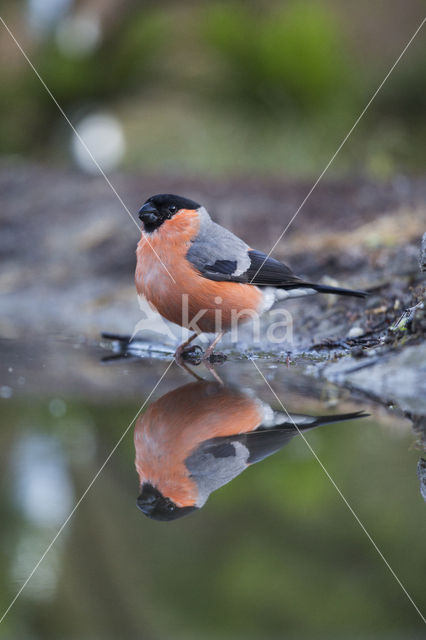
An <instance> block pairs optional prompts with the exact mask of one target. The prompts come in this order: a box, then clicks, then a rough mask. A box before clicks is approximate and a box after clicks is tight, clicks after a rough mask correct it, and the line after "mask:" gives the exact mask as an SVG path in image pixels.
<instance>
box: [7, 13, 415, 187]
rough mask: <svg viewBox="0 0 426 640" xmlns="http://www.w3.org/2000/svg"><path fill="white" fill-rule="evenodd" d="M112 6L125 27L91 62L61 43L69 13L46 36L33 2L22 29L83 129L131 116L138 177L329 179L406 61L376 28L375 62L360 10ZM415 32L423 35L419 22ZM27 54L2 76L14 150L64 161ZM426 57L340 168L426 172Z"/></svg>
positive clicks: (389, 95) (58, 127)
mask: <svg viewBox="0 0 426 640" xmlns="http://www.w3.org/2000/svg"><path fill="white" fill-rule="evenodd" d="M5 1H6V6H10V7H16V6H17V5H16V4H14V3H13V2H11V1H10V0H5ZM395 2H396V0H393V2H391V3H389V4H388V11H389V12H391V11H392V7H393V6H394V4H395ZM106 5H108V7H109V8H110V9H111V8H113V9H114V13H113V19H110V20H109V21H108V20H106V21H105V20H104V21H102V19H100V26H101V37H100V41H99V43H97V45H96V46H95V47H94V48H93V49H92V50H90V51H86V52H84V54H82V55H81V56H71V55H69V54H68V53H67V52H66V51H64V50H63V49H61V47H60V46H58V33H59V32H60V30H59V32H58V27H60V26H61V20H63V17H62V18H58V22H57V23H52V25H51V26H50V27H49V28H48V29H46V30H45V32H43V33H42V34H41V35H40V34H39V35H38V36H37V37H33V35H32V34H31V30H30V29H29V27H28V22H27V18H28V16H27V15H26V12H27V11H28V6H27V9H25V7H26V5H25V3H22V4H21V9H20V10H19V11H20V12H19V11H15V14H14V16H15V21H17V24H16V30H17V33H19V32H21V33H22V32H25V30H27V36H28V41H26V40H25V39H23V44H24V48H25V49H26V50H27V51H28V54H29V56H30V58H31V61H32V62H33V63H34V65H35V67H36V68H37V70H38V71H39V72H40V75H41V77H42V78H43V79H44V80H45V81H46V84H47V86H48V87H49V89H50V90H51V91H52V93H53V95H54V96H55V98H56V99H57V100H58V102H59V104H60V105H61V106H62V107H63V109H64V110H65V112H66V113H67V114H68V115H69V116H70V118H71V120H72V121H73V122H74V123H76V122H78V120H79V118H80V117H82V116H83V115H86V114H87V113H90V112H91V111H93V110H96V109H98V110H99V109H100V110H104V109H106V110H108V109H109V110H111V111H114V112H115V114H116V115H117V116H118V117H119V118H120V120H121V122H122V125H123V127H124V130H125V133H126V136H127V156H126V158H125V163H126V167H128V168H134V167H143V168H145V169H146V168H149V169H153V170H157V171H161V170H165V171H189V172H195V173H201V174H205V173H216V174H218V173H219V174H223V173H224V172H229V171H231V172H234V173H239V172H244V171H246V172H247V171H249V172H250V173H252V172H258V173H260V174H262V173H267V174H270V173H271V172H272V173H275V174H278V175H280V176H282V175H283V173H284V174H285V175H286V176H298V175H312V174H315V175H317V174H318V171H319V170H321V169H322V168H323V166H324V164H325V163H327V162H328V160H329V158H330V157H331V155H332V154H333V153H334V151H335V149H336V147H337V146H338V145H339V143H340V142H341V140H342V139H343V137H344V136H345V134H346V133H347V131H348V130H349V128H350V127H351V126H352V124H353V123H354V121H355V119H356V117H357V116H358V115H359V113H360V112H361V110H362V108H363V107H364V106H365V104H366V103H367V101H368V99H369V98H370V97H371V95H372V93H373V91H374V89H375V88H376V87H377V86H378V84H379V83H380V82H381V80H382V79H383V77H384V74H385V73H386V71H387V70H388V69H389V67H390V64H391V63H392V62H393V61H394V60H395V58H396V56H397V54H398V53H399V52H400V45H401V41H400V40H398V45H396V44H395V46H394V47H393V49H394V50H393V51H392V54H387V53H383V52H382V51H381V44H382V40H383V39H384V38H385V36H386V38H387V41H388V43H389V39H390V38H391V36H389V34H388V33H385V32H384V30H380V27H379V26H378V25H376V26H375V27H374V25H373V27H372V28H375V31H374V36H373V38H374V39H375V42H374V49H372V51H374V53H372V54H371V64H368V65H365V59H366V56H364V55H363V54H364V52H363V47H364V43H363V41H362V40H359V41H358V40H357V39H356V37H357V36H354V33H353V32H351V27H352V24H351V22H352V17H353V14H354V13H356V12H354V9H353V7H352V5H351V3H350V2H349V0H346V2H345V3H341V6H339V9H337V6H336V5H333V3H317V2H314V1H313V0H289V1H288V2H285V3H282V2H279V1H278V0H255V1H252V2H242V1H241V0H230V1H229V2H223V0H212V1H211V2H208V3H192V2H180V3H174V2H168V3H165V4H164V5H161V6H159V5H157V4H156V3H153V2H148V3H144V4H143V6H142V5H141V4H140V3H139V2H137V1H136V0H127V1H126V2H125V3H119V2H118V0H108V3H106ZM87 6H89V8H90V10H91V11H93V10H94V6H95V5H93V3H89V2H87V0H79V2H78V3H77V2H74V3H73V2H70V11H69V13H70V15H71V16H72V15H77V14H78V12H80V11H82V10H84V9H85V7H86V8H87ZM97 11H99V14H102V11H101V9H100V7H99V8H98V9H97ZM408 13H409V12H407V14H408ZM367 18H368V19H370V16H369V15H368V16H367V14H366V18H365V19H367ZM358 19H359V16H358ZM19 20H20V23H19ZM18 26H19V28H18ZM370 26H371V25H370ZM403 26H404V30H403V31H404V34H406V33H412V28H413V25H412V24H411V22H410V19H409V18H408V19H407V24H404V25H403ZM11 27H12V30H13V29H15V24H14V23H13V20H12V22H11ZM394 28H395V27H394ZM398 29H399V25H398ZM367 31H368V30H367V29H366V30H365V34H364V36H365V38H366V40H367V39H368V37H369V36H368V33H367ZM401 32H402V30H401ZM0 36H1V37H3V38H6V39H7V38H8V36H7V34H5V33H4V32H3V33H0ZM398 36H400V32H399V31H398ZM404 37H405V36H404ZM419 38H420V36H419ZM395 42H396V39H395ZM9 46H10V47H11V48H14V47H15V45H14V44H13V42H9ZM370 46H371V43H370ZM15 54H16V60H18V59H19V62H18V64H16V60H15V64H13V65H11V66H10V68H9V65H8V64H4V65H2V67H1V68H0V83H1V86H2V97H1V100H0V149H1V152H2V153H5V154H13V153H17V154H21V155H28V156H33V157H34V156H35V157H40V156H41V157H44V158H45V159H47V160H48V161H49V160H52V159H55V160H56V159H57V158H60V159H61V160H65V159H66V158H67V154H68V148H67V143H66V141H65V140H67V139H68V137H69V135H70V133H69V130H68V128H67V125H66V123H64V121H63V118H62V116H61V115H60V113H59V112H58V110H57V107H56V106H55V105H54V103H53V102H52V100H51V98H50V96H49V95H48V94H47V93H46V91H45V90H44V89H43V88H42V87H41V85H40V82H39V81H38V79H37V78H36V77H35V76H34V73H33V71H32V70H31V69H30V68H29V67H28V66H27V64H26V62H25V61H24V60H23V59H22V58H21V57H20V54H19V53H17V52H16V51H15ZM421 54H422V52H421V51H419V49H418V46H417V41H416V42H415V43H413V45H412V47H410V51H409V52H408V53H407V55H406V56H404V59H403V60H402V61H401V63H400V64H399V65H398V67H397V69H396V70H395V72H394V73H393V74H392V77H391V78H390V79H389V81H388V82H387V83H386V85H385V86H384V87H383V89H382V90H381V92H380V94H379V95H378V97H377V99H376V100H375V102H374V105H373V106H372V108H371V109H369V111H368V117H366V118H363V120H362V122H361V123H360V124H359V126H358V127H357V131H356V136H353V137H351V141H350V145H345V148H344V149H343V150H342V152H341V153H340V154H339V162H338V163H336V166H334V165H333V166H332V167H331V171H338V170H340V171H344V172H350V173H352V174H354V173H355V174H359V173H363V172H367V173H368V174H370V175H372V176H374V177H376V178H387V177H390V175H392V174H393V173H395V172H397V171H409V170H411V171H412V170H417V171H418V170H423V169H424V163H425V152H424V149H425V148H426V144H425V142H426V118H425V114H426V83H425V82H424V78H425V71H426V69H425V62H424V56H422V55H421Z"/></svg>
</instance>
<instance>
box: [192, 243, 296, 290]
mask: <svg viewBox="0 0 426 640" xmlns="http://www.w3.org/2000/svg"><path fill="white" fill-rule="evenodd" d="M248 257H249V259H250V264H249V267H248V269H247V270H246V271H244V273H241V274H239V275H235V271H236V270H237V262H236V261H235V262H234V261H232V260H216V261H215V262H214V263H213V264H206V265H203V270H202V274H203V276H204V277H205V278H208V279H209V280H227V281H229V282H242V283H250V284H255V285H258V286H261V287H262V286H263V287H267V286H269V287H285V288H296V287H301V286H303V285H304V282H303V280H302V279H301V278H298V277H297V276H296V275H294V273H293V272H292V271H291V269H290V268H289V267H287V266H286V265H285V264H283V263H282V262H280V261H279V260H275V258H270V257H268V256H267V255H266V253H263V252H262V251H255V250H254V249H250V250H249V251H248Z"/></svg>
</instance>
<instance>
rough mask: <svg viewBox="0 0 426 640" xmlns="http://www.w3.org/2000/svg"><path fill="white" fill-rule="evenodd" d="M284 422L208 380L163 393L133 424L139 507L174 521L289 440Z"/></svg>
mask: <svg viewBox="0 0 426 640" xmlns="http://www.w3.org/2000/svg"><path fill="white" fill-rule="evenodd" d="M366 415H367V414H365V413H363V412H362V411H357V412H355V413H344V414H340V415H331V416H318V417H316V416H306V415H298V414H291V419H292V420H293V422H294V423H295V424H296V425H297V428H298V429H299V430H300V431H306V430H308V429H313V428H315V427H319V426H321V425H323V424H327V423H330V422H338V421H341V420H352V419H354V418H361V417H364V416H366ZM292 420H290V419H289V417H288V416H287V415H286V414H285V413H280V412H277V411H273V410H272V409H271V407H270V406H269V405H267V404H266V403H264V402H262V401H261V400H259V399H257V398H253V397H250V396H249V395H247V394H245V393H243V392H241V391H238V390H235V389H231V388H229V387H224V386H222V385H220V384H217V383H214V382H204V381H202V382H193V383H190V384H187V385H185V386H183V387H179V388H178V389H174V390H173V391H170V392H169V393H166V394H165V395H164V396H163V397H162V398H159V400H157V401H156V402H154V403H153V404H151V405H150V406H149V408H148V409H147V411H146V412H145V413H144V414H143V415H141V416H140V417H139V418H138V420H137V422H136V426H135V436H134V438H135V449H136V469H137V471H138V474H139V479H140V485H141V491H140V495H139V498H138V506H139V508H140V509H141V510H142V511H143V512H144V513H145V514H146V515H147V516H149V517H150V518H154V519H156V520H176V519H177V518H180V517H182V516H185V515H187V514H188V513H190V512H191V511H194V510H195V509H199V508H200V507H202V506H203V505H204V504H205V502H206V500H207V498H208V497H209V495H210V494H211V493H212V491H215V490H216V489H218V488H219V487H221V486H223V485H224V484H226V483H227V482H230V480H232V479H233V478H235V477H236V476H238V475H239V474H240V473H241V472H242V471H244V469H246V468H247V467H248V466H249V465H250V464H253V463H255V462H259V461H260V460H263V459H264V458H267V457H268V456H270V455H272V454H273V453H275V452H276V451H279V449H281V448H282V447H283V446H284V445H286V444H287V443H288V442H289V441H290V440H291V439H292V438H293V437H294V436H295V435H297V433H298V431H297V429H296V428H295V426H294V424H293V422H292Z"/></svg>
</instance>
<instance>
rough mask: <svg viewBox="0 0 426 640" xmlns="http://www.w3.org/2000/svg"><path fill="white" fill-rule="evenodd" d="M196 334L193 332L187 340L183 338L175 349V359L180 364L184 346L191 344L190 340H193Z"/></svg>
mask: <svg viewBox="0 0 426 640" xmlns="http://www.w3.org/2000/svg"><path fill="white" fill-rule="evenodd" d="M197 336H198V333H193V334H192V336H190V337H189V338H188V340H185V342H182V344H180V345H179V346H178V348H177V349H176V351H175V360H176V362H177V363H178V364H180V363H181V362H182V361H183V353H184V351H185V349H186V347H187V346H188V345H189V344H191V342H192V341H193V340H195V338H196V337H197Z"/></svg>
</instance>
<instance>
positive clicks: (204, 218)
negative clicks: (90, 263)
mask: <svg viewBox="0 0 426 640" xmlns="http://www.w3.org/2000/svg"><path fill="white" fill-rule="evenodd" d="M139 218H140V220H141V221H142V224H143V228H142V237H141V240H140V242H139V243H138V247H137V251H136V255H137V265H136V273H135V282H136V289H137V292H138V294H139V295H141V296H144V297H145V298H146V299H147V300H148V302H149V303H150V305H151V306H152V307H154V308H155V309H156V310H157V311H158V312H159V313H160V314H161V315H162V316H163V317H164V318H166V319H167V320H170V321H171V322H174V323H176V324H178V325H180V326H184V327H186V328H188V329H192V330H193V331H194V334H193V335H192V336H191V337H190V338H189V340H187V341H186V342H184V343H183V344H182V345H181V346H180V347H179V349H178V350H177V352H176V356H177V357H178V358H179V357H180V356H181V355H182V354H183V352H184V349H185V347H186V346H187V345H188V344H189V343H190V342H191V341H192V340H193V339H194V338H196V337H197V335H198V334H199V333H201V332H206V333H218V335H217V337H216V339H215V340H214V341H213V343H212V344H211V345H210V347H209V348H208V349H207V350H206V352H205V354H204V357H205V358H206V359H207V358H208V357H210V355H211V353H212V352H213V348H214V346H215V345H216V344H217V342H218V341H219V340H220V339H221V337H222V336H223V334H224V333H225V332H226V331H228V330H229V329H230V328H231V327H232V326H234V323H237V324H238V323H240V322H244V321H247V320H249V319H250V318H253V314H256V315H259V314H261V313H263V312H264V311H267V310H268V309H270V308H271V307H272V305H273V304H274V302H275V301H276V300H277V299H282V298H283V297H290V296H291V297H294V296H295V295H301V294H303V295H305V294H306V293H315V292H319V293H335V294H336V293H337V294H340V295H345V296H357V297H360V298H363V297H365V296H366V295H367V294H366V293H365V292H364V291H355V290H351V289H341V288H338V287H331V286H328V285H322V284H315V283H312V282H307V281H305V280H303V279H302V278H299V277H298V276H296V275H295V274H294V273H292V271H291V270H290V269H289V267H287V266H286V265H285V264H283V263H282V262H279V261H278V260H275V259H274V258H270V257H268V256H267V255H266V254H265V253H262V251H257V250H255V249H252V248H251V247H249V246H248V245H247V244H246V243H245V242H244V241H243V240H241V239H240V238H238V237H237V236H236V235H234V234H233V233H231V231H228V230H227V229H225V228H224V227H222V226H221V225H219V224H216V223H215V222H213V220H212V219H211V217H210V215H209V213H208V212H207V210H206V209H205V208H204V207H203V206H202V205H200V204H198V203H197V202H194V201H193V200H188V199H187V198H183V197H180V196H176V195H171V194H160V195H155V196H152V197H151V198H148V200H147V201H146V202H145V203H144V205H143V206H142V208H141V209H140V211H139Z"/></svg>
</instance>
